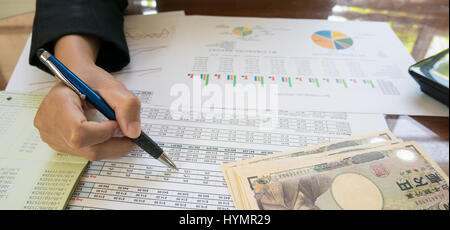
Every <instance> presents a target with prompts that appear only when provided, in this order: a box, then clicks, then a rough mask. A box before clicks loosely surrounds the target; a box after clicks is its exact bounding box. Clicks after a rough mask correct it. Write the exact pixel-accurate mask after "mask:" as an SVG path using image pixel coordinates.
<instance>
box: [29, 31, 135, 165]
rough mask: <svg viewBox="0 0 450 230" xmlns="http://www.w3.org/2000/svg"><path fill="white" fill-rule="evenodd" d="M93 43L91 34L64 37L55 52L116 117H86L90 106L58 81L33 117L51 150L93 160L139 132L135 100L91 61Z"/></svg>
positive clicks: (120, 149) (118, 151)
mask: <svg viewBox="0 0 450 230" xmlns="http://www.w3.org/2000/svg"><path fill="white" fill-rule="evenodd" d="M98 47H99V42H98V40H96V39H95V38H93V37H89V36H84V35H83V36H81V35H67V36H64V37H62V38H61V39H59V40H58V41H57V43H56V45H55V56H56V57H57V58H58V59H59V60H60V61H61V62H62V63H63V64H64V65H66V66H67V67H68V68H69V69H70V70H71V71H72V72H73V73H75V74H76V75H77V76H78V77H79V78H81V79H82V80H83V81H84V82H86V83H87V84H88V85H89V86H90V87H91V88H92V89H93V90H94V91H96V92H97V93H98V94H100V95H101V96H102V98H103V99H104V100H105V101H106V103H108V104H109V105H110V106H111V108H112V109H113V110H114V111H115V113H116V118H117V121H104V122H95V121H88V120H87V118H86V113H87V112H89V111H90V110H92V109H93V108H92V106H90V104H88V103H86V102H84V101H82V100H81V99H80V98H79V97H78V95H77V94H76V93H75V92H73V91H72V90H71V89H70V88H68V87H67V86H65V85H64V83H62V82H60V81H59V80H57V83H56V84H55V85H54V86H53V87H52V89H51V90H50V91H49V92H48V94H47V96H46V97H45V98H44V100H43V101H42V103H41V105H40V107H39V109H38V112H37V114H36V116H35V119H34V125H35V127H36V128H37V129H38V130H39V133H40V136H41V139H42V140H43V141H44V142H46V143H47V144H48V145H49V146H50V147H52V148H53V149H55V150H57V151H60V152H65V153H69V154H73V155H78V156H82V157H84V158H86V159H88V160H91V161H95V160H101V159H106V158H114V157H120V156H123V155H125V154H127V153H128V152H129V151H131V150H132V149H133V148H134V147H135V145H134V143H133V142H132V141H131V140H130V139H129V138H126V137H124V136H127V137H130V138H136V137H138V136H139V135H140V132H141V124H140V101H139V99H138V98H137V97H136V96H135V95H134V94H133V93H132V92H130V91H129V90H128V89H126V87H125V86H124V85H123V84H122V83H121V82H119V81H117V80H115V79H114V77H113V76H111V75H110V74H109V73H108V72H106V71H104V70H103V69H102V68H100V67H98V66H96V65H95V59H96V56H97V52H98Z"/></svg>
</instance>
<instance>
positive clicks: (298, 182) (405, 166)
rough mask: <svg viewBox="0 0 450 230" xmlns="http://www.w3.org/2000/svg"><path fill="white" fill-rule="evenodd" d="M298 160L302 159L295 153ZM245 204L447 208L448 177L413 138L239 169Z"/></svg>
mask: <svg viewBox="0 0 450 230" xmlns="http://www.w3.org/2000/svg"><path fill="white" fill-rule="evenodd" d="M298 159H301V158H298ZM236 174H237V175H239V178H240V181H239V182H240V183H242V184H241V186H242V187H241V189H242V190H241V192H242V194H240V195H241V196H242V197H244V200H245V203H244V205H245V208H246V209H333V210H336V209H371V210H373V209H448V205H449V204H448V203H449V192H448V177H447V176H446V174H445V173H444V172H443V171H442V170H441V169H440V168H439V166H438V165H437V164H436V163H435V162H434V161H433V160H432V159H431V158H430V157H429V156H428V154H426V153H425V152H424V151H423V150H422V149H421V148H420V147H419V146H418V145H417V144H415V143H413V142H408V143H400V144H397V145H392V146H386V147H380V148H377V149H370V150H365V151H359V152H350V153H346V154H340V155H334V156H329V157H325V158H317V159H315V160H312V161H310V162H297V161H293V160H292V159H282V160H279V161H278V162H277V164H267V163H260V164H254V165H252V167H246V168H237V169H236Z"/></svg>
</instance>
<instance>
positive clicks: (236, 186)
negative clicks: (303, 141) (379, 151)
mask: <svg viewBox="0 0 450 230" xmlns="http://www.w3.org/2000/svg"><path fill="white" fill-rule="evenodd" d="M401 142H402V141H401V140H400V139H397V140H395V141H387V142H382V143H375V144H365V145H356V146H352V147H347V148H342V149H335V150H332V151H326V152H323V153H316V154H310V155H300V156H295V157H291V158H281V159H276V158H275V159H273V160H270V161H260V162H259V163H254V164H247V165H237V166H236V167H231V168H228V169H227V174H228V177H227V179H228V180H229V181H227V184H228V185H229V189H230V190H233V192H232V198H233V201H235V200H236V202H235V206H236V208H238V209H244V207H246V206H248V205H246V204H244V203H245V202H246V201H245V200H243V197H242V196H240V195H239V194H240V193H241V190H242V186H241V185H240V183H239V175H237V174H236V173H235V171H236V169H239V168H245V167H253V166H254V165H258V166H259V165H262V164H269V162H272V163H271V165H272V166H274V165H276V164H278V163H277V161H279V160H283V159H290V160H292V161H295V162H314V160H315V159H320V158H325V157H329V156H335V155H339V154H349V153H351V152H358V151H363V150H369V149H375V148H380V147H384V146H389V145H396V144H399V143H401Z"/></svg>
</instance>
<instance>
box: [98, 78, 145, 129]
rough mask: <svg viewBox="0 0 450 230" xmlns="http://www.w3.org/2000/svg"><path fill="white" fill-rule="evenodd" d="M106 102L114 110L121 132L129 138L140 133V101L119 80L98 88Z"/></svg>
mask: <svg viewBox="0 0 450 230" xmlns="http://www.w3.org/2000/svg"><path fill="white" fill-rule="evenodd" d="M98 92H99V94H100V95H101V96H102V97H103V99H105V101H106V103H108V105H109V106H111V108H112V109H113V110H114V111H115V114H116V119H117V122H118V123H119V127H120V129H121V130H122V132H123V133H124V134H125V135H126V136H127V137H130V138H137V137H139V135H140V134H141V119H140V117H141V116H140V111H141V102H140V100H139V98H138V97H136V95H134V94H133V93H132V92H131V91H129V90H128V89H127V88H126V87H125V86H124V85H123V84H122V83H121V82H118V81H115V80H114V83H113V84H112V85H110V87H106V88H103V89H99V90H98Z"/></svg>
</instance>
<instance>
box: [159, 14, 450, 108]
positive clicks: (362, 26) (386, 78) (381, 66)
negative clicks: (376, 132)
mask: <svg viewBox="0 0 450 230" xmlns="http://www.w3.org/2000/svg"><path fill="white" fill-rule="evenodd" d="M168 56H169V57H170V61H169V62H167V63H166V65H167V66H168V67H169V66H170V67H171V68H165V71H164V74H162V75H161V79H160V80H158V81H157V82H158V83H157V84H155V85H154V87H155V95H154V96H155V98H157V100H158V101H159V102H160V103H161V102H163V101H167V102H166V104H170V103H171V101H173V100H174V98H173V97H172V98H171V97H167V94H168V93H167V92H170V90H171V89H172V88H173V87H174V85H176V84H184V85H187V86H190V85H192V81H193V79H195V78H199V79H201V80H202V83H203V88H205V89H207V88H208V87H209V88H211V87H214V86H219V87H221V88H222V90H223V89H224V86H225V85H229V86H231V87H238V86H239V85H241V86H249V85H250V86H252V85H253V86H258V87H265V88H270V87H271V86H273V85H276V86H277V87H278V96H279V106H280V108H281V109H297V110H311V111H334V112H357V113H383V114H406V115H427V116H448V108H447V107H446V106H445V105H443V104H441V103H439V102H438V101H436V100H434V99H433V98H431V97H429V96H427V95H425V94H424V93H422V92H421V91H420V88H419V85H418V84H417V83H416V82H415V81H414V80H413V79H412V78H411V76H410V75H409V74H408V67H409V66H410V65H412V64H414V63H415V61H414V59H413V58H412V57H411V55H410V54H409V53H408V52H407V50H406V49H405V47H404V46H403V44H402V43H401V41H400V40H399V39H398V37H397V36H396V35H395V33H394V32H393V31H392V29H391V28H390V27H389V25H388V24H387V23H381V22H332V21H326V20H306V19H305V20H301V19H263V18H242V17H206V16H187V17H185V18H184V19H183V20H182V22H180V24H179V29H177V31H176V34H175V36H174V40H173V45H172V46H171V47H170V49H169V54H168Z"/></svg>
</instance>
